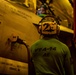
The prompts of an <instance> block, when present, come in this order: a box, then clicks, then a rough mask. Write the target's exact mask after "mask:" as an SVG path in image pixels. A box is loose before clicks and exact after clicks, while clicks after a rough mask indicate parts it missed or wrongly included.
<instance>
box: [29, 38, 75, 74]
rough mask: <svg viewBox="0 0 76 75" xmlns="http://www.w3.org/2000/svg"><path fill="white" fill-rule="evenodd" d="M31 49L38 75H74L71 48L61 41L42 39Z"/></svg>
mask: <svg viewBox="0 0 76 75" xmlns="http://www.w3.org/2000/svg"><path fill="white" fill-rule="evenodd" d="M30 49H31V54H32V59H33V62H34V65H35V69H36V75H47V74H48V75H74V74H73V67H72V64H71V62H70V59H71V54H70V51H69V48H68V47H67V46H66V45H65V44H63V43H62V42H60V41H59V40H57V39H55V38H51V39H48V40H44V39H40V40H38V41H37V42H35V43H34V44H33V45H32V46H31V48H30Z"/></svg>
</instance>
